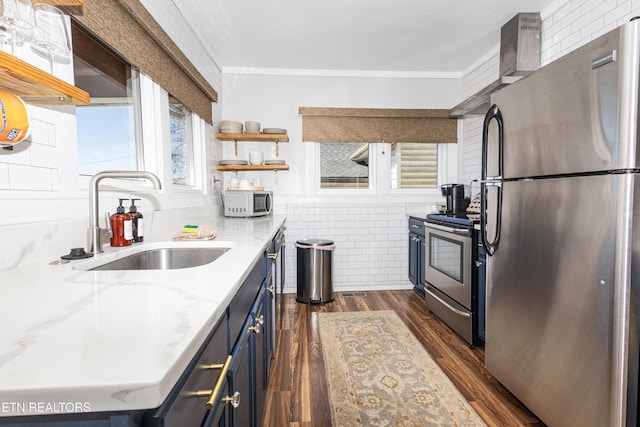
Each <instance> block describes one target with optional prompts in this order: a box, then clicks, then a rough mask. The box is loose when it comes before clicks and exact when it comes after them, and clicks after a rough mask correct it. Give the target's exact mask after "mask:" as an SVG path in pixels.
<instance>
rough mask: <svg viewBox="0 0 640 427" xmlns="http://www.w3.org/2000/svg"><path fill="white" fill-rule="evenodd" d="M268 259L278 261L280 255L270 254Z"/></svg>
mask: <svg viewBox="0 0 640 427" xmlns="http://www.w3.org/2000/svg"><path fill="white" fill-rule="evenodd" d="M267 258H269V259H273V260H276V259H278V253H277V252H276V253H273V254H269V255H267Z"/></svg>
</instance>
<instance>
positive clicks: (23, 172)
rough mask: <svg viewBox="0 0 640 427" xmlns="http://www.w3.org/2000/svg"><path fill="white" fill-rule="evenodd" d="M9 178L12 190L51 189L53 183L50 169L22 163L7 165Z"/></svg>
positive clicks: (54, 185) (53, 185)
mask: <svg viewBox="0 0 640 427" xmlns="http://www.w3.org/2000/svg"><path fill="white" fill-rule="evenodd" d="M9 177H10V178H9V180H10V186H11V189H12V190H44V191H51V190H53V189H54V187H56V186H57V183H55V184H54V182H53V179H54V177H53V176H52V173H51V169H48V168H38V167H32V166H23V165H9Z"/></svg>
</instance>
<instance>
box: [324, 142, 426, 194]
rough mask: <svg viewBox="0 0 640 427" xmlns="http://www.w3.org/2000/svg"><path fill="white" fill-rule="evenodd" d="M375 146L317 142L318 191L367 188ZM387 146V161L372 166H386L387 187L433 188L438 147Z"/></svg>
mask: <svg viewBox="0 0 640 427" xmlns="http://www.w3.org/2000/svg"><path fill="white" fill-rule="evenodd" d="M376 145H378V144H376V143H371V144H370V143H360V142H341V143H332V142H322V143H320V188H321V189H366V188H370V179H369V177H370V175H371V174H373V173H374V172H375V171H373V170H372V168H371V164H372V163H373V162H372V161H370V156H375V155H377V154H376V153H377V151H380V150H374V149H373V147H375V146H376ZM380 145H382V144H380ZM388 146H390V147H391V153H390V162H383V161H380V162H376V164H377V165H385V166H384V167H387V166H386V165H389V166H390V169H389V171H387V173H385V175H387V176H388V177H389V180H390V184H389V187H390V188H392V189H430V188H437V185H438V144H429V143H394V144H389V145H388ZM370 147H371V148H372V149H371V150H370V149H369V148H370ZM382 151H384V150H382Z"/></svg>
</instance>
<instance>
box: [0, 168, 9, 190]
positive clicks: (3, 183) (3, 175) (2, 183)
mask: <svg viewBox="0 0 640 427" xmlns="http://www.w3.org/2000/svg"><path fill="white" fill-rule="evenodd" d="M10 188H11V186H10V185H9V165H7V164H3V163H0V190H8V189H10Z"/></svg>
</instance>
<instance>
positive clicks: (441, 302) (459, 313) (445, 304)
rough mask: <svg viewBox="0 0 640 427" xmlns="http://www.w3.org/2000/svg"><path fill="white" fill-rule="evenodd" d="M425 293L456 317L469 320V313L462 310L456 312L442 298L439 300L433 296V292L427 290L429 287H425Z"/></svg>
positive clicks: (436, 296)
mask: <svg viewBox="0 0 640 427" xmlns="http://www.w3.org/2000/svg"><path fill="white" fill-rule="evenodd" d="M425 291H426V292H427V293H428V294H429V295H430V296H431V297H432V298H434V299H435V300H436V301H438V302H439V303H440V304H442V305H444V306H445V307H447V308H448V309H449V310H451V311H453V312H454V313H455V314H457V315H458V316H462V317H465V318H467V319H468V318H470V317H471V314H470V313H466V312H464V311H462V310H458V309H457V308H455V307H452V306H451V304H449V303H447V302H446V301H445V300H443V299H442V298H440V297H439V296H438V295H436V294H434V293H433V292H431V291H430V290H429V287H428V286H427V288H426V289H425Z"/></svg>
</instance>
